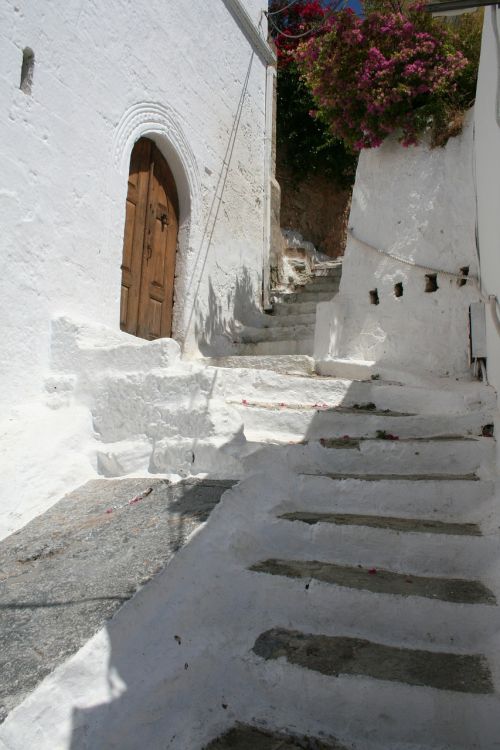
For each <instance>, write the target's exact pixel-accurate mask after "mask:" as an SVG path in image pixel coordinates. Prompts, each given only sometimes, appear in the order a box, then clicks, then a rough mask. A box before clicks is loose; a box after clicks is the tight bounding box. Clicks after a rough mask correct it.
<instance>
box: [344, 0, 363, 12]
mask: <svg viewBox="0 0 500 750" xmlns="http://www.w3.org/2000/svg"><path fill="white" fill-rule="evenodd" d="M347 5H348V7H349V8H352V9H353V10H354V11H355V12H356V13H361V3H360V2H359V0H349V2H348V3H347Z"/></svg>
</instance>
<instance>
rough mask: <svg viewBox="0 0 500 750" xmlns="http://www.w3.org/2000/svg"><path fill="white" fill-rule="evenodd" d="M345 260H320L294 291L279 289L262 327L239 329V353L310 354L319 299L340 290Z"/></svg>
mask: <svg viewBox="0 0 500 750" xmlns="http://www.w3.org/2000/svg"><path fill="white" fill-rule="evenodd" d="M341 274H342V261H330V262H328V261H327V262H324V263H317V264H316V265H315V266H314V267H313V270H312V272H311V276H310V277H309V278H308V279H307V281H305V283H303V284H300V285H298V284H297V285H295V287H294V288H293V289H291V290H286V291H283V290H275V291H274V292H273V294H272V299H273V308H272V312H270V313H267V314H264V315H263V316H262V323H261V324H259V325H258V326H244V327H243V328H242V329H241V331H240V332H239V340H240V345H239V354H241V355H262V354H263V355H267V354H274V355H277V354H306V355H311V354H312V353H313V349H314V326H315V323H316V305H317V303H318V302H321V301H324V300H329V299H332V297H334V296H335V295H336V294H337V292H338V289H339V284H340V277H341Z"/></svg>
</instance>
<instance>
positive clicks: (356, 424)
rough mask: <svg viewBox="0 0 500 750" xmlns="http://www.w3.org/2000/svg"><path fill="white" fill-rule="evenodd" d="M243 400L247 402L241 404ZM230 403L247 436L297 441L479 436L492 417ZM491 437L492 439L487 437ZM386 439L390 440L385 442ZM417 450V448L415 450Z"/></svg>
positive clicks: (487, 413) (482, 413)
mask: <svg viewBox="0 0 500 750" xmlns="http://www.w3.org/2000/svg"><path fill="white" fill-rule="evenodd" d="M244 401H246V402H247V403H243V402H244ZM228 403H231V404H232V406H233V407H234V408H235V409H236V410H237V411H238V412H239V413H240V414H241V418H242V420H243V422H244V425H245V434H246V436H247V438H248V439H250V438H251V439H254V438H255V436H258V438H259V439H262V440H264V439H265V440H271V441H272V440H273V439H277V437H278V436H282V438H283V439H285V436H286V439H288V440H290V441H292V442H296V441H297V440H303V439H307V440H319V439H321V438H327V439H329V438H336V437H343V436H344V435H349V437H354V438H358V437H373V438H375V437H377V433H379V434H380V433H381V432H382V433H386V434H390V435H395V436H397V437H399V438H412V437H436V436H447V435H452V436H458V435H462V436H467V435H476V436H479V435H481V433H482V429H483V426H484V425H485V424H486V423H488V422H489V421H490V420H491V413H490V412H484V411H474V412H470V413H465V414H461V415H451V416H447V415H446V414H442V415H441V414H436V415H434V416H432V415H421V414H411V415H408V416H400V415H399V414H398V413H396V412H390V411H388V412H386V413H381V412H373V411H363V410H360V409H358V410H352V409H351V410H349V409H348V408H342V407H340V408H337V407H334V408H333V409H328V410H325V409H322V408H318V409H314V408H307V409H293V408H287V407H286V406H284V407H280V406H279V404H273V405H272V406H271V407H270V406H269V405H266V406H254V405H253V404H252V402H251V400H250V399H248V398H245V399H242V400H241V403H238V402H236V401H233V400H230V401H229V402H228ZM488 439H489V440H491V438H488ZM387 442H389V441H387ZM417 450H418V449H417Z"/></svg>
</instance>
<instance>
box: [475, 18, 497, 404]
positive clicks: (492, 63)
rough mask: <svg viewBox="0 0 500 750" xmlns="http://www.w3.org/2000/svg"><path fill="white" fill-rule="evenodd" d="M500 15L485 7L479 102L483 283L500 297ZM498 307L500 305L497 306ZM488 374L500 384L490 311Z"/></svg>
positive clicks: (477, 140)
mask: <svg viewBox="0 0 500 750" xmlns="http://www.w3.org/2000/svg"><path fill="white" fill-rule="evenodd" d="M498 23H499V15H498V10H497V8H496V7H492V8H487V9H486V10H485V17H484V26H483V39H482V46H481V61H480V65H479V78H478V85H477V98H476V105H475V159H476V183H477V204H478V206H477V208H478V236H479V253H480V258H481V283H482V288H483V291H484V292H485V294H486V295H491V294H493V295H496V296H497V298H498V299H500V210H499V207H500V115H499V80H500V79H499V46H498ZM497 311H498V308H497ZM486 335H487V352H488V377H489V380H490V382H491V383H492V385H494V386H495V388H496V390H497V391H498V390H499V388H500V336H499V333H498V332H497V330H496V328H495V324H494V319H493V317H492V316H491V315H490V314H487V315H486Z"/></svg>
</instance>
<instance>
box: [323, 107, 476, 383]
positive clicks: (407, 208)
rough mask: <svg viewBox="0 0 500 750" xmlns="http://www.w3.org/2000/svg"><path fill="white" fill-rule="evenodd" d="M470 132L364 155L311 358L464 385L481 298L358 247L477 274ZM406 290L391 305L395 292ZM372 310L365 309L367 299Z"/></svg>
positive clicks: (394, 144)
mask: <svg viewBox="0 0 500 750" xmlns="http://www.w3.org/2000/svg"><path fill="white" fill-rule="evenodd" d="M472 135H473V128H472V116H471V114H470V113H469V115H468V118H467V122H466V126H465V128H464V131H463V133H462V135H461V136H459V137H457V138H453V139H451V140H450V141H449V142H448V144H447V146H446V147H445V148H438V149H433V150H431V149H430V148H428V146H427V145H421V146H418V147H412V148H406V149H405V148H403V147H402V146H400V145H399V144H398V143H397V142H396V141H395V140H393V139H388V140H387V141H386V142H385V143H384V144H383V145H382V146H381V147H380V148H378V149H370V150H365V151H363V152H362V153H361V156H360V160H359V165H358V170H357V174H356V182H355V186H354V193H353V201H352V208H351V214H350V218H349V228H350V229H351V230H352V232H353V235H354V237H355V238H356V239H354V238H353V237H350V238H349V239H348V243H347V249H346V253H345V258H344V264H343V271H342V281H341V284H340V293H339V294H338V295H337V297H336V298H335V299H334V300H333V301H332V302H325V303H322V304H320V305H319V307H318V316H317V328H316V346H315V356H316V359H318V360H328V359H335V358H339V359H350V360H362V361H372V362H375V363H376V365H375V367H377V366H380V367H382V368H383V367H389V368H393V369H396V370H403V371H409V372H414V373H425V374H434V375H439V376H444V375H448V374H449V375H453V376H457V377H467V376H468V374H469V363H468V344H469V335H468V311H469V304H470V302H471V301H474V300H477V299H478V293H477V291H476V290H475V289H474V287H472V286H471V285H467V286H464V287H461V288H459V287H458V285H457V281H456V280H452V279H450V278H448V277H445V276H443V275H439V274H438V286H439V289H438V291H437V292H434V293H426V292H425V291H424V289H425V274H426V271H424V270H421V269H415V268H411V267H409V266H407V265H403V264H401V263H398V262H395V261H394V260H392V259H390V258H387V257H386V256H384V255H380V254H378V253H377V252H374V251H373V250H370V249H367V248H366V247H364V246H363V244H361V243H360V242H358V241H357V239H359V240H362V241H364V242H365V243H369V244H370V245H373V246H375V247H376V248H379V249H381V250H384V251H386V252H389V253H392V254H395V255H397V256H399V257H402V258H404V259H407V260H409V261H412V262H415V263H418V264H421V265H425V266H430V267H431V268H436V269H442V270H445V271H449V272H453V273H460V269H461V268H462V267H464V266H468V267H469V273H470V275H477V273H478V263H477V253H476V247H475V218H476V215H475V193H474V180H473V138H472ZM398 282H402V283H403V296H402V297H399V298H396V297H395V295H394V285H395V284H396V283H398ZM374 289H377V290H378V295H379V304H378V305H373V304H370V296H369V292H370V290H374Z"/></svg>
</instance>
